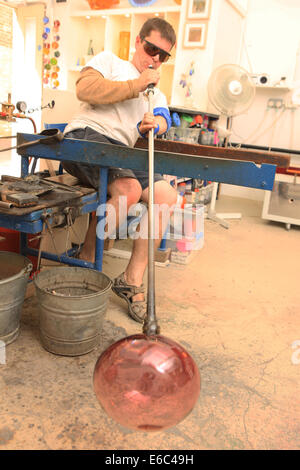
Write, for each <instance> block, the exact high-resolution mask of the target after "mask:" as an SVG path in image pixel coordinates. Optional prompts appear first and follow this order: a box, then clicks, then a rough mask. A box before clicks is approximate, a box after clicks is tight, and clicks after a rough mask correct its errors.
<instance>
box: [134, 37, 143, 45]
mask: <svg viewBox="0 0 300 470" xmlns="http://www.w3.org/2000/svg"><path fill="white" fill-rule="evenodd" d="M141 42H142V40H141V38H140V35H139V34H138V35H137V37H136V38H135V47H136V46H137V45H138V44H141Z"/></svg>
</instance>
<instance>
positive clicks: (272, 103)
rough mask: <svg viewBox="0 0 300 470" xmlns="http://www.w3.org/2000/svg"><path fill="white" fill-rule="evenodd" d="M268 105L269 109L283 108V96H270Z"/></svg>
mask: <svg viewBox="0 0 300 470" xmlns="http://www.w3.org/2000/svg"><path fill="white" fill-rule="evenodd" d="M267 107H268V109H281V108H283V107H284V101H283V99H281V98H269V99H268V104H267Z"/></svg>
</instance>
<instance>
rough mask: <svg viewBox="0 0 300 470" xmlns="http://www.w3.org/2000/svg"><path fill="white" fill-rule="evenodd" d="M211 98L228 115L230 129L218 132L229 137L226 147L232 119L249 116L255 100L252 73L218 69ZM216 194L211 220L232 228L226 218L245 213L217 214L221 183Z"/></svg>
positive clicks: (231, 67) (213, 76)
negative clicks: (244, 115)
mask: <svg viewBox="0 0 300 470" xmlns="http://www.w3.org/2000/svg"><path fill="white" fill-rule="evenodd" d="M207 88H208V97H209V100H210V102H211V103H212V104H213V106H214V107H215V108H216V109H217V110H218V111H219V112H220V113H221V114H223V115H225V116H227V125H226V129H224V128H222V127H218V128H217V130H218V133H219V135H220V136H221V137H225V147H227V145H228V138H229V136H230V135H231V127H232V118H233V117H234V116H237V115H239V114H242V113H245V112H246V111H247V110H248V109H249V108H250V106H251V104H252V103H253V101H254V98H255V92H256V88H255V85H254V83H253V80H252V78H251V76H250V75H249V73H248V72H247V71H246V70H245V69H243V68H242V67H240V66H238V65H233V64H224V65H221V66H220V67H217V68H216V69H215V70H214V71H213V72H212V74H211V76H210V78H209V80H208V87H207ZM213 185H214V187H213V192H212V198H211V203H210V207H209V209H208V213H207V218H209V219H211V220H214V221H215V222H218V223H219V224H220V225H222V226H223V227H225V228H229V225H228V223H227V222H225V221H224V220H223V219H225V218H230V219H237V218H241V214H232V213H231V214H216V212H215V203H216V199H217V192H218V183H213Z"/></svg>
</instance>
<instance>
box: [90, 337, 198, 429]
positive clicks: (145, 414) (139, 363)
mask: <svg viewBox="0 0 300 470" xmlns="http://www.w3.org/2000/svg"><path fill="white" fill-rule="evenodd" d="M94 390H95V394H96V396H97V399H98V400H99V402H100V404H101V406H102V407H103V409H104V410H105V411H106V413H107V414H108V415H109V416H111V417H112V418H113V419H115V420H116V421H117V422H118V423H120V424H121V425H123V426H125V427H127V428H130V429H134V430H138V431H161V430H162V429H166V428H169V427H171V426H174V425H176V424H178V423H179V422H180V421H182V420H183V419H184V418H185V417H186V416H187V415H188V414H189V413H190V411H191V410H192V409H193V408H194V406H195V403H196V401H197V399H198V396H199V392H200V374H199V371H198V368H197V366H196V364H195V362H194V360H193V359H192V357H191V356H190V355H189V354H188V353H187V352H186V351H185V349H184V348H183V347H182V346H180V345H179V344H178V343H175V341H172V340H170V339H168V338H166V337H164V336H160V335H158V336H146V335H143V334H137V335H132V336H128V337H126V338H124V339H122V340H120V341H118V342H116V343H114V344H112V345H111V346H109V347H108V348H107V349H106V350H105V351H104V352H103V353H102V354H101V355H100V357H99V359H98V361H97V363H96V365H95V370H94Z"/></svg>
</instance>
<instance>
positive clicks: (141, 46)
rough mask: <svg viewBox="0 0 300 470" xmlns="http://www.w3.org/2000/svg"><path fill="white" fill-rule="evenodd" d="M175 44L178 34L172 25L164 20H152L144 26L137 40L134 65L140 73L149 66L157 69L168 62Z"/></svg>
mask: <svg viewBox="0 0 300 470" xmlns="http://www.w3.org/2000/svg"><path fill="white" fill-rule="evenodd" d="M175 43H176V33H175V31H174V29H173V27H172V26H171V25H170V23H168V22H167V21H165V20H163V19H162V18H150V19H149V20H147V21H146V22H145V23H144V24H143V26H142V28H141V30H140V33H139V35H138V36H137V38H136V41H135V48H136V52H135V54H134V57H133V63H134V65H135V66H136V68H137V69H138V70H139V72H142V71H143V70H145V69H147V68H148V67H149V65H152V67H153V68H154V69H157V68H158V67H160V65H161V64H162V63H163V62H166V61H167V60H168V58H169V57H170V55H171V49H172V47H173V46H174V44H175Z"/></svg>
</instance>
